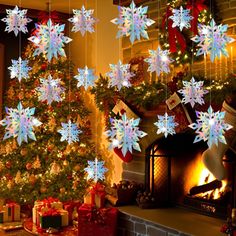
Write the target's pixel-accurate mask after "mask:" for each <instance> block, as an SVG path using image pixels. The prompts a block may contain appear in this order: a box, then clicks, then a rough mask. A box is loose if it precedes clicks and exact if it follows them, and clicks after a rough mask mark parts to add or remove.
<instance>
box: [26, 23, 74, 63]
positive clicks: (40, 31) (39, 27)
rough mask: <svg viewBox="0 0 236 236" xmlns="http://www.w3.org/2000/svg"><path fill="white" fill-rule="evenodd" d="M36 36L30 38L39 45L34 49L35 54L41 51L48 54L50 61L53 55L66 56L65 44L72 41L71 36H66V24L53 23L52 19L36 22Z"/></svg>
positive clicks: (56, 56)
mask: <svg viewBox="0 0 236 236" xmlns="http://www.w3.org/2000/svg"><path fill="white" fill-rule="evenodd" d="M35 27H36V31H35V34H36V35H35V36H32V37H30V38H28V40H29V41H31V42H33V43H34V44H35V46H36V47H37V48H36V49H35V51H34V54H33V55H34V56H38V55H40V54H41V53H42V54H44V55H46V56H47V59H48V61H51V60H52V58H53V57H55V58H58V55H60V56H63V57H65V56H66V54H65V50H64V49H63V47H64V44H66V43H69V42H71V41H72V39H71V38H69V37H66V36H64V33H63V31H64V28H65V24H63V25H59V24H53V23H52V21H51V19H49V20H48V22H47V24H46V25H44V24H35Z"/></svg>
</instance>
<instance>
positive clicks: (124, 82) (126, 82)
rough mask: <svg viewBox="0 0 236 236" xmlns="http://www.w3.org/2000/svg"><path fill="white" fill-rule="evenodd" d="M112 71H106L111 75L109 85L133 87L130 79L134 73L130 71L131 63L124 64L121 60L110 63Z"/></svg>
mask: <svg viewBox="0 0 236 236" xmlns="http://www.w3.org/2000/svg"><path fill="white" fill-rule="evenodd" d="M110 68H111V71H109V72H108V73H106V75H107V76H109V77H110V81H109V84H108V87H115V86H116V87H117V88H118V90H121V88H122V87H127V88H128V87H131V83H130V79H131V77H133V76H134V73H132V72H130V64H122V63H121V61H120V60H119V62H118V64H117V65H115V64H110Z"/></svg>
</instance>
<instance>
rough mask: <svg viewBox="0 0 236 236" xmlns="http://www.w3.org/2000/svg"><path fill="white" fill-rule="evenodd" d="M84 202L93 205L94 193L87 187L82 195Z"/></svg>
mask: <svg viewBox="0 0 236 236" xmlns="http://www.w3.org/2000/svg"><path fill="white" fill-rule="evenodd" d="M84 203H85V204H90V205H95V193H94V192H93V191H91V189H89V190H88V191H87V193H86V194H85V196H84Z"/></svg>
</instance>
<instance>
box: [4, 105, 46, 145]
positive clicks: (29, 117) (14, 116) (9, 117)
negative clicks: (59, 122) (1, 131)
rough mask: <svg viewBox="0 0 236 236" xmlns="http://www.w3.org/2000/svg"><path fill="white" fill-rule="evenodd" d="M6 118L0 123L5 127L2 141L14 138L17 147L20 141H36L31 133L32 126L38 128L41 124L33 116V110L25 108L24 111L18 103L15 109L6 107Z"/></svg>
mask: <svg viewBox="0 0 236 236" xmlns="http://www.w3.org/2000/svg"><path fill="white" fill-rule="evenodd" d="M5 109H6V118H5V119H3V120H1V121H0V124H1V125H2V126H6V127H5V129H6V133H5V135H4V137H3V139H4V140H5V139H8V138H10V137H13V138H16V137H17V142H18V144H19V145H21V143H22V141H25V142H28V138H30V139H32V140H36V137H35V134H34V132H33V130H34V126H36V127H37V126H40V125H41V124H42V123H41V122H40V121H39V120H37V119H36V118H35V117H34V116H33V115H34V112H35V108H29V107H27V108H26V109H24V108H23V107H22V105H21V103H20V102H19V104H18V106H17V109H14V108H8V107H6V108H5Z"/></svg>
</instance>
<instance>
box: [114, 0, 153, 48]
mask: <svg viewBox="0 0 236 236" xmlns="http://www.w3.org/2000/svg"><path fill="white" fill-rule="evenodd" d="M118 10H119V18H115V19H113V20H111V22H112V23H113V24H116V25H118V29H119V31H118V33H117V38H120V37H122V36H130V41H131V43H132V44H133V43H134V41H135V39H138V40H140V37H141V36H142V37H143V38H145V39H148V34H147V31H146V29H147V27H148V26H150V25H152V24H154V23H155V21H154V20H151V19H149V18H147V15H146V14H147V11H148V7H142V6H140V7H136V6H135V3H134V1H132V2H131V4H130V7H120V6H119V7H118Z"/></svg>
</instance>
